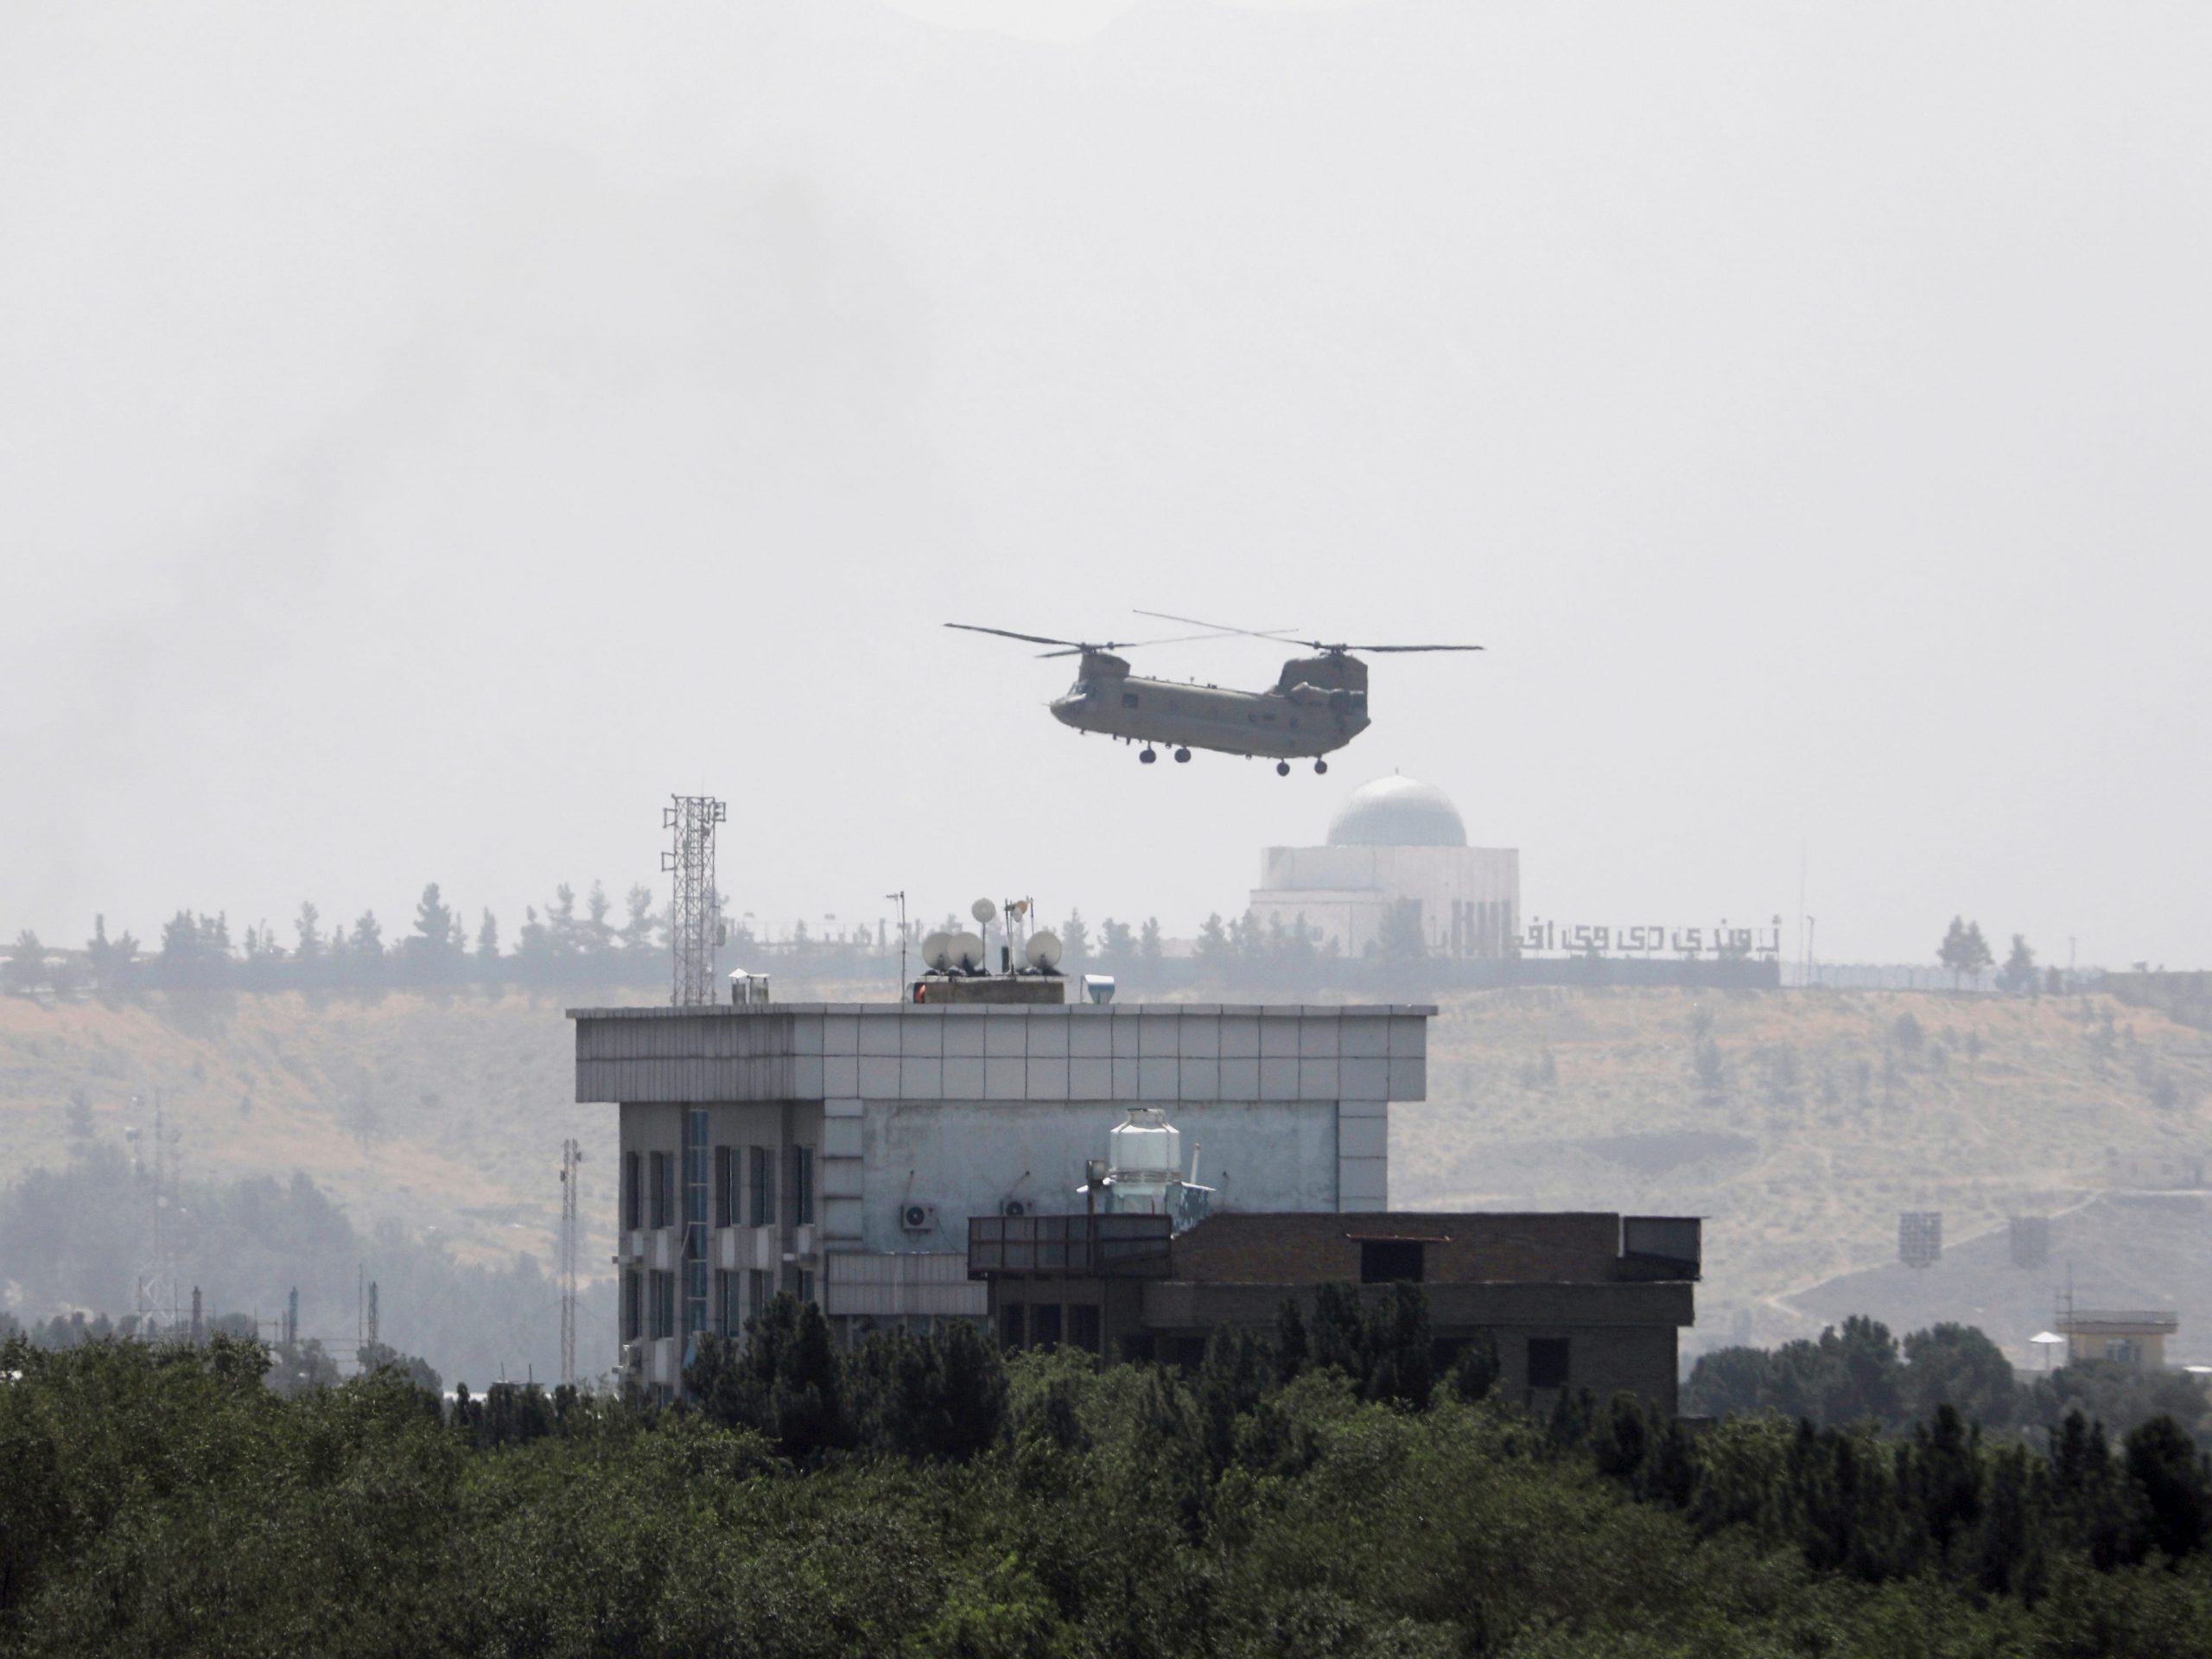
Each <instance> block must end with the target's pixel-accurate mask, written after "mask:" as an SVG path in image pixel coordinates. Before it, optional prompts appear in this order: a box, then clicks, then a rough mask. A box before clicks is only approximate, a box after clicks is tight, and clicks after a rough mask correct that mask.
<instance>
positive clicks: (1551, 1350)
mask: <svg viewBox="0 0 2212 1659" xmlns="http://www.w3.org/2000/svg"><path fill="white" fill-rule="evenodd" d="M1566 1386H1567V1338H1565V1337H1531V1338H1529V1387H1530V1388H1532V1389H1563V1388H1565V1387H1566Z"/></svg>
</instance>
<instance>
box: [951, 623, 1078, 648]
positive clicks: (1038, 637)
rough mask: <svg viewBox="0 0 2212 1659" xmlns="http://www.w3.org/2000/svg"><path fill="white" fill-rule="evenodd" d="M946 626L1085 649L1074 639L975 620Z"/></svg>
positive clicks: (970, 631) (1033, 642)
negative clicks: (986, 624) (985, 625)
mask: <svg viewBox="0 0 2212 1659" xmlns="http://www.w3.org/2000/svg"><path fill="white" fill-rule="evenodd" d="M944 626H946V627H948V628H963V629H965V630H966V631H967V632H969V633H995V634H996V635H998V636H999V638H1000V639H1026V640H1027V641H1028V642H1029V643H1030V644H1031V645H1073V646H1074V647H1075V648H1076V649H1077V651H1081V650H1082V649H1083V646H1082V645H1081V644H1079V643H1078V642H1077V641H1076V640H1073V639H1052V637H1051V636H1050V635H1047V634H1042V633H1016V632H1014V630H1013V629H1012V628H986V627H982V626H979V625H977V624H976V623H974V622H948V623H946V624H945V625H944Z"/></svg>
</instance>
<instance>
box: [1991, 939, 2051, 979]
mask: <svg viewBox="0 0 2212 1659" xmlns="http://www.w3.org/2000/svg"><path fill="white" fill-rule="evenodd" d="M1997 982H1998V984H1999V986H2001V987H2003V988H2005V990H2008V991H2015V992H2017V991H2033V990H2035V989H2036V988H2037V987H2038V986H2039V985H2041V984H2042V982H2043V979H2042V976H2041V975H2040V974H2039V973H2038V972H2037V969H2036V953H2035V952H2034V951H2033V950H2030V949H2029V948H2028V942H2027V940H2026V939H2025V938H2024V937H2022V936H2021V935H2020V934H2018V933H2015V934H2014V935H2013V936H2012V951H2011V953H2010V954H2009V955H2007V956H2006V957H2005V966H2004V967H2003V968H2001V969H1999V970H1998V974H1997Z"/></svg>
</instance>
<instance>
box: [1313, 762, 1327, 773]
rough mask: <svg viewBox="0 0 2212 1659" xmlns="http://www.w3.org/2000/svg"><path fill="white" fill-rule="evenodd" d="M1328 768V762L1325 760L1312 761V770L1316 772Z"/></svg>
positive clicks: (1324, 770)
mask: <svg viewBox="0 0 2212 1659" xmlns="http://www.w3.org/2000/svg"><path fill="white" fill-rule="evenodd" d="M1328 769H1329V763H1328V762H1327V761H1325V760H1316V761H1315V762H1314V763H1313V770H1314V771H1315V772H1326V771H1328Z"/></svg>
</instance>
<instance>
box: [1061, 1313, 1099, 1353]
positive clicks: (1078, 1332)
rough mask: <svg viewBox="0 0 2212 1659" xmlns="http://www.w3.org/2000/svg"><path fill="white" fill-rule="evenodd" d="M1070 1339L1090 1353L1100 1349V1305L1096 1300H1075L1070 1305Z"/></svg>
mask: <svg viewBox="0 0 2212 1659" xmlns="http://www.w3.org/2000/svg"><path fill="white" fill-rule="evenodd" d="M1068 1340H1069V1341H1070V1342H1071V1343H1072V1344H1074V1345H1075V1346H1077V1348H1081V1349H1083V1350H1084V1351H1086V1352H1089V1353H1094V1354H1095V1353H1096V1352H1098V1351H1099V1349H1098V1306H1097V1304H1096V1303H1095V1302H1074V1303H1071V1304H1070V1305H1069V1307H1068Z"/></svg>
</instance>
